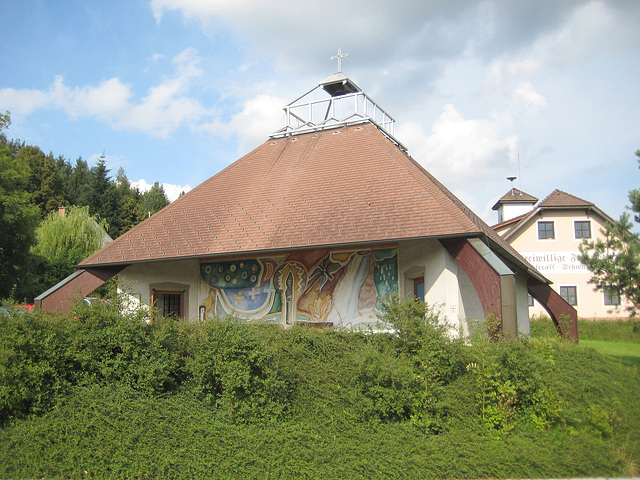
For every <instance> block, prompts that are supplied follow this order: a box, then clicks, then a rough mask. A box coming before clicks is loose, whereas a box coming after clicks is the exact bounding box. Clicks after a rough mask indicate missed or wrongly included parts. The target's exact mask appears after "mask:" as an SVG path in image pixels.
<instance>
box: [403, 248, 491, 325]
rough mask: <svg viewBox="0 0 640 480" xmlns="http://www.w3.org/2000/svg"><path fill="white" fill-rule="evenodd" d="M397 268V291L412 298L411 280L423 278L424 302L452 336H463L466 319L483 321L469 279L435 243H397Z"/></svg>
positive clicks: (480, 307) (476, 296)
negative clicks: (398, 271) (398, 272)
mask: <svg viewBox="0 0 640 480" xmlns="http://www.w3.org/2000/svg"><path fill="white" fill-rule="evenodd" d="M398 268H399V270H400V275H399V283H400V286H399V289H400V291H402V292H404V293H405V294H406V295H413V279H414V278H416V277H419V276H424V287H425V298H424V301H425V302H427V303H428V304H429V305H431V306H433V307H435V308H437V309H439V310H440V312H441V314H442V315H443V317H444V318H445V319H446V321H447V324H448V325H449V327H450V330H451V333H452V334H454V335H457V334H462V335H465V336H466V335H468V333H469V329H468V322H467V321H468V320H471V319H476V320H484V312H483V310H482V305H481V304H480V299H479V298H478V294H477V293H476V291H475V289H474V288H473V285H472V284H471V280H469V277H468V276H467V274H466V273H465V272H464V270H462V268H459V267H458V264H457V263H456V261H455V259H454V258H453V257H452V256H451V255H450V254H449V252H447V250H446V249H445V248H444V247H443V246H442V244H440V242H438V241H437V240H432V239H427V240H413V241H409V242H402V243H400V245H399V248H398Z"/></svg>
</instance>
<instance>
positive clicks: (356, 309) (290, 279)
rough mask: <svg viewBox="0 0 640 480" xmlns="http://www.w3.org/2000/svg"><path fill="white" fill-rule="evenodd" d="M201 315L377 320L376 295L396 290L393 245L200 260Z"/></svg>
mask: <svg viewBox="0 0 640 480" xmlns="http://www.w3.org/2000/svg"><path fill="white" fill-rule="evenodd" d="M200 276H201V287H202V288H201V296H200V298H201V299H202V301H201V302H200V308H199V312H200V318H201V319H205V318H211V317H213V316H221V317H224V316H227V315H234V316H237V317H240V318H244V319H246V320H247V321H267V322H276V323H281V324H282V325H283V326H285V327H289V326H292V325H293V324H294V323H296V322H313V323H333V324H334V325H341V326H345V327H351V328H362V327H366V326H369V325H371V324H374V323H377V318H376V316H375V308H376V306H377V304H378V302H379V301H380V299H381V298H383V297H385V296H387V295H389V294H390V293H392V292H397V291H398V251H397V249H396V248H379V249H370V250H328V249H322V250H311V251H299V252H292V253H290V254H288V255H281V256H259V257H255V258H243V259H238V260H224V261H219V262H203V263H201V264H200Z"/></svg>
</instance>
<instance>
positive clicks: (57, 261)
mask: <svg viewBox="0 0 640 480" xmlns="http://www.w3.org/2000/svg"><path fill="white" fill-rule="evenodd" d="M106 229H107V224H106V222H105V221H104V220H98V219H96V218H95V217H93V216H91V215H90V214H89V207H88V206H85V207H75V206H71V207H69V208H67V209H66V210H65V211H62V212H58V211H55V212H51V213H49V215H47V217H46V218H45V219H44V221H43V222H42V224H41V225H40V227H38V229H37V230H36V244H35V246H34V247H33V249H32V252H33V253H34V254H36V255H39V256H41V257H44V258H45V259H46V260H47V263H48V264H49V265H48V266H49V269H50V273H51V276H52V277H55V278H52V280H55V281H59V280H62V279H63V278H64V277H66V276H67V275H69V274H71V273H72V272H73V267H74V265H76V264H77V263H79V262H80V261H82V260H83V259H85V258H86V257H88V256H89V255H91V254H92V253H94V252H96V251H97V250H99V249H100V248H101V247H102V246H103V245H105V244H106V243H108V242H110V241H111V238H110V237H109V235H107V232H106Z"/></svg>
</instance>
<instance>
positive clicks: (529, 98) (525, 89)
mask: <svg viewBox="0 0 640 480" xmlns="http://www.w3.org/2000/svg"><path fill="white" fill-rule="evenodd" d="M514 96H515V98H516V99H517V100H521V101H523V102H524V103H525V105H526V106H527V108H528V109H529V110H531V111H536V110H538V109H539V108H541V107H546V106H547V99H546V98H544V96H542V95H541V94H539V93H538V92H536V91H535V90H534V88H533V86H532V85H531V84H530V83H529V82H524V83H521V84H520V85H518V87H517V88H516V91H515V93H514Z"/></svg>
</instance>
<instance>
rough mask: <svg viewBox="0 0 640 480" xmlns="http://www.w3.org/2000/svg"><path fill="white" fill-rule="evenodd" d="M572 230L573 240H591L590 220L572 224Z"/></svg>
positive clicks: (577, 221)
mask: <svg viewBox="0 0 640 480" xmlns="http://www.w3.org/2000/svg"><path fill="white" fill-rule="evenodd" d="M573 230H574V232H575V238H576V239H579V238H591V221H590V220H576V221H574V222H573Z"/></svg>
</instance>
